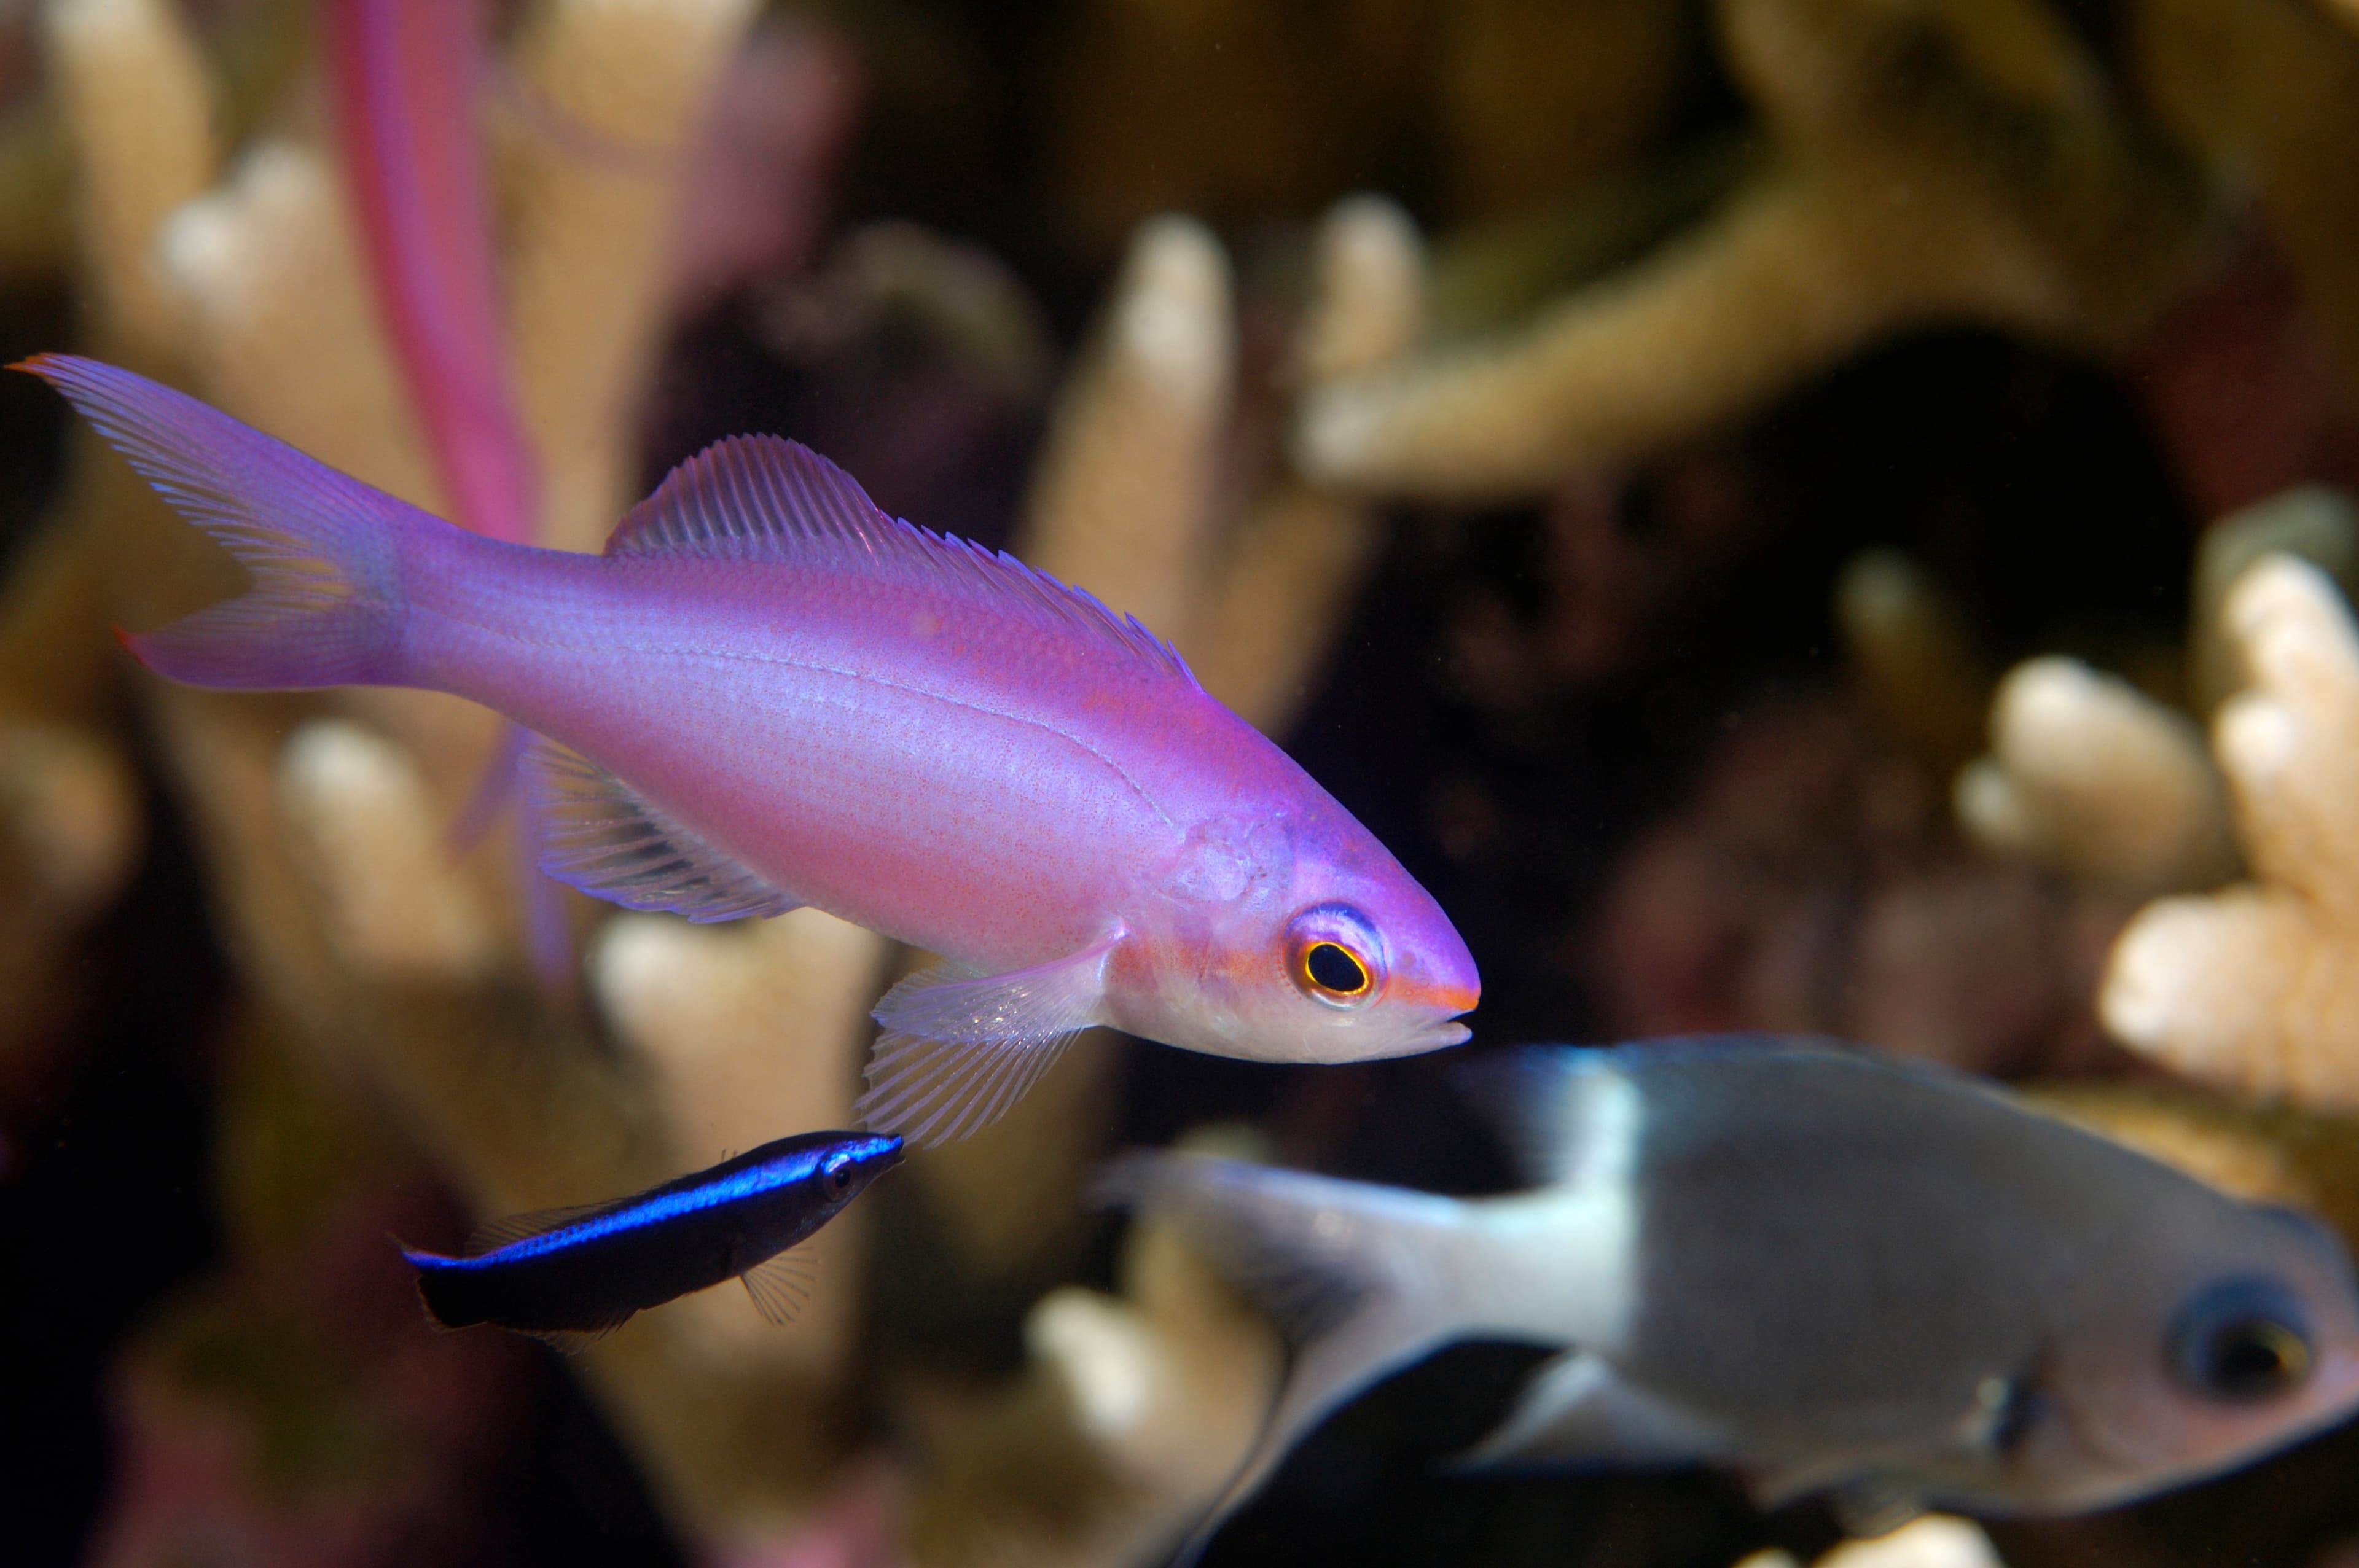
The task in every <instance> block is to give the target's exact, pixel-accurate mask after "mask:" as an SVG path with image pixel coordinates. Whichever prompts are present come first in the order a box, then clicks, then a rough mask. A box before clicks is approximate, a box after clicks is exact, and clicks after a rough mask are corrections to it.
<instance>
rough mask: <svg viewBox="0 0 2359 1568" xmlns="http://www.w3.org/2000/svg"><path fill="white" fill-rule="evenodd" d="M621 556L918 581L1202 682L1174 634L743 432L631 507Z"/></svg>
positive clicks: (614, 542) (613, 550)
mask: <svg viewBox="0 0 2359 1568" xmlns="http://www.w3.org/2000/svg"><path fill="white" fill-rule="evenodd" d="M606 553H607V554H608V555H610V556H651V555H668V556H700V557H706V558H708V559H713V560H732V561H776V562H782V563H802V564H806V565H810V566H814V567H829V568H833V569H836V570H839V571H850V572H855V573H859V574H861V575H864V576H872V577H877V578H883V579H891V580H895V581H899V582H906V583H912V584H919V585H923V586H926V587H929V588H932V589H938V590H940V591H941V592H944V593H948V594H951V595H954V596H956V597H958V598H960V599H962V600H967V601H969V602H971V603H974V604H977V605H980V606H984V607H986V608H988V609H990V610H992V611H995V612H997V613H1000V614H1006V615H1016V616H1021V617H1023V618H1025V619H1027V620H1030V621H1032V622H1035V623H1037V624H1039V625H1042V626H1045V627H1049V628H1051V629H1061V630H1070V631H1074V632H1079V633H1082V634H1084V635H1087V636H1089V637H1092V638H1093V639H1094V640H1096V641H1097V642H1098V643H1102V644H1103V646H1105V647H1106V649H1107V650H1108V651H1109V652H1112V653H1114V654H1120V655H1121V656H1123V657H1125V658H1128V659H1131V660H1135V661H1138V662H1140V663H1142V664H1144V665H1146V666H1147V667H1148V668H1150V669H1153V670H1155V671H1156V672H1158V673H1159V674H1162V675H1166V676H1176V677H1178V678H1179V679H1180V680H1184V681H1186V682H1187V683H1188V684H1189V685H1190V686H1191V687H1192V686H1194V685H1195V684H1196V677H1195V676H1194V675H1193V674H1192V673H1190V670H1189V668H1188V665H1187V661H1186V660H1184V659H1182V658H1180V654H1179V652H1178V650H1176V649H1174V648H1173V647H1172V646H1171V644H1170V643H1167V642H1165V641H1164V640H1163V639H1162V638H1160V637H1158V636H1157V635H1156V634H1155V633H1152V632H1150V631H1148V630H1147V628H1146V627H1144V626H1142V625H1140V624H1139V623H1138V622H1136V620H1134V619H1132V618H1131V617H1130V616H1127V615H1117V614H1115V613H1114V611H1111V610H1108V609H1107V608H1106V607H1105V606H1104V605H1103V604H1100V603H1099V602H1098V601H1097V600H1095V599H1093V598H1092V597H1091V596H1090V595H1089V594H1087V593H1084V592H1082V590H1081V589H1077V588H1068V587H1067V586H1066V585H1065V584H1063V583H1060V582H1059V581H1057V579H1054V578H1051V577H1049V576H1047V575H1045V574H1044V573H1041V572H1037V571H1034V570H1033V569H1032V568H1030V567H1027V566H1026V565H1025V564H1024V563H1023V562H1021V561H1019V560H1017V559H1016V557H1013V556H1011V555H1008V554H1006V552H1005V551H1001V552H997V553H995V552H993V551H990V550H986V549H984V547H983V546H980V545H973V544H969V543H968V542H967V541H965V540H964V539H954V538H951V537H948V536H946V535H940V534H936V533H933V532H932V531H930V530H929V529H925V528H919V527H917V526H915V525H914V524H908V523H905V522H902V521H901V520H899V519H898V518H896V517H891V516H888V515H886V514H885V513H884V512H882V511H880V510H879V509H878V508H877V505H876V503H875V502H873V501H871V500H869V499H868V495H867V492H865V491H864V490H862V489H861V488H860V486H859V485H858V484H857V483H855V482H854V481H853V478H852V476H851V475H850V474H847V473H845V472H844V471H843V470H842V469H840V468H838V467H836V466H835V465H834V464H833V463H832V462H830V461H828V460H826V459H825V458H823V457H821V456H820V455H819V454H818V453H817V452H814V451H812V450H811V449H810V448H809V447H806V446H804V445H802V444H801V443H800V442H799V441H789V440H787V439H785V438H782V437H777V436H732V437H730V438H727V439H726V440H721V441H715V442H714V443H713V444H712V445H711V446H709V447H707V448H705V449H704V450H702V451H701V452H699V453H697V454H696V456H694V457H692V458H690V459H689V460H687V461H686V462H684V463H682V464H680V465H679V467H678V468H676V469H674V470H671V472H670V473H669V474H667V475H665V476H664V481H663V482H662V483H661V484H659V485H658V486H656V489H655V493H653V494H652V495H649V496H648V497H647V499H646V500H645V501H642V502H640V503H638V504H637V505H636V506H635V507H633V508H631V510H630V513H629V514H627V515H626V516H625V517H624V519H623V520H622V522H621V523H619V524H616V525H615V528H614V535H613V536H612V537H611V538H609V539H608V540H607V541H606Z"/></svg>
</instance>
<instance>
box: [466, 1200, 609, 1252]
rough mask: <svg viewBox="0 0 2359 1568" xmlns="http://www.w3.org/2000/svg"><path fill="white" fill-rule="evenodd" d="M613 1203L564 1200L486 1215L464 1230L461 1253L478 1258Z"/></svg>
mask: <svg viewBox="0 0 2359 1568" xmlns="http://www.w3.org/2000/svg"><path fill="white" fill-rule="evenodd" d="M611 1207H613V1205H612V1204H611V1203H580V1204H568V1205H566V1206H564V1207H562V1208H535V1209H527V1210H526V1211H525V1212H524V1213H522V1214H506V1215H502V1216H501V1217H499V1218H497V1219H487V1220H485V1221H484V1223H483V1224H481V1225H479V1226H477V1227H475V1228H474V1229H473V1230H471V1231H469V1232H468V1233H467V1250H466V1252H465V1253H464V1256H466V1257H469V1258H480V1257H482V1256H483V1255H484V1253H486V1252H496V1251H498V1250H499V1249H501V1248H503V1247H506V1246H507V1245H509V1244H510V1243H512V1242H517V1241H522V1240H523V1239H525V1238H527V1237H528V1236H546V1235H548V1234H549V1232H550V1231H552V1230H561V1229H563V1228H564V1227H566V1226H569V1225H571V1224H572V1223H573V1222H574V1221H575V1220H577V1219H587V1218H589V1217H591V1216H592V1215H593V1214H596V1213H598V1212H599V1211H600V1210H602V1209H606V1208H611Z"/></svg>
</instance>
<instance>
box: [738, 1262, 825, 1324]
mask: <svg viewBox="0 0 2359 1568" xmlns="http://www.w3.org/2000/svg"><path fill="white" fill-rule="evenodd" d="M739 1278H741V1279H743V1280H744V1281H745V1293H746V1294H747V1295H749V1296H751V1297H753V1298H754V1305H755V1307H756V1309H758V1310H759V1311H760V1313H761V1314H762V1315H763V1316H764V1317H766V1318H768V1319H769V1320H770V1321H771V1322H772V1323H776V1324H782V1325H783V1324H788V1323H792V1322H793V1321H794V1320H795V1318H796V1317H797V1316H798V1315H799V1314H800V1313H801V1312H802V1310H803V1308H805V1307H807V1306H809V1305H810V1299H811V1292H812V1290H813V1289H814V1288H816V1287H817V1285H818V1283H819V1262H818V1260H817V1259H816V1258H815V1257H814V1256H813V1255H812V1252H811V1249H810V1248H809V1247H789V1248H788V1249H786V1250H785V1251H784V1252H781V1253H779V1254H777V1256H776V1257H774V1258H767V1259H765V1260H762V1261H761V1262H759V1263H756V1264H755V1265H754V1266H753V1267H752V1268H750V1269H748V1270H746V1271H745V1273H744V1274H742V1275H740V1276H739Z"/></svg>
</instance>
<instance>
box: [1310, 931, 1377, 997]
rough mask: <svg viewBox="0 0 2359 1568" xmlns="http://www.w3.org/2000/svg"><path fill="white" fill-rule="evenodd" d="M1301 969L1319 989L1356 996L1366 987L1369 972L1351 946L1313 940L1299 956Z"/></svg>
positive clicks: (1338, 994) (1339, 994) (1340, 994)
mask: <svg viewBox="0 0 2359 1568" xmlns="http://www.w3.org/2000/svg"><path fill="white" fill-rule="evenodd" d="M1302 972H1303V973H1304V974H1305V975H1307V976H1309V977H1310V983H1311V984H1312V985H1314V986H1317V987H1318V988H1319V989H1321V990H1322V991H1333V992H1334V993H1335V994H1336V995H1337V996H1357V995H1359V994H1360V993H1361V992H1362V991H1364V990H1366V989H1368V971H1367V968H1365V966H1364V965H1363V964H1362V963H1361V962H1360V960H1359V959H1357V958H1355V957H1352V953H1351V949H1349V948H1347V947H1344V946H1340V945H1339V944H1337V943H1333V942H1314V943H1312V944H1311V945H1310V950H1309V951H1308V952H1306V953H1304V954H1303V955H1302Z"/></svg>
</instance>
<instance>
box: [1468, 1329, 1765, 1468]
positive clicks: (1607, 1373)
mask: <svg viewBox="0 0 2359 1568" xmlns="http://www.w3.org/2000/svg"><path fill="white" fill-rule="evenodd" d="M1732 1447H1733V1445H1732V1444H1730V1442H1729V1441H1728V1436H1727V1434H1726V1433H1723V1432H1722V1431H1721V1430H1720V1429H1719V1428H1718V1427H1716V1426H1714V1425H1713V1424H1712V1422H1709V1421H1707V1420H1705V1419H1704V1418H1703V1417H1701V1416H1698V1415H1694V1414H1691V1413H1690V1412H1689V1411H1684V1410H1681V1409H1680V1408H1679V1407H1678V1406H1677V1405H1674V1404H1672V1403H1670V1402H1669V1400H1662V1399H1658V1398H1657V1397H1656V1396H1655V1395H1653V1394H1650V1393H1648V1392H1647V1390H1644V1389H1641V1388H1638V1387H1636V1386H1635V1385H1633V1384H1631V1383H1629V1382H1626V1381H1625V1380H1624V1379H1623V1378H1622V1376H1621V1374H1620V1373H1618V1372H1616V1371H1614V1368H1612V1367H1611V1366H1609V1365H1608V1364H1607V1363H1606V1362H1605V1361H1604V1360H1603V1358H1602V1357H1596V1356H1593V1355H1591V1354H1589V1353H1588V1352H1587V1351H1583V1350H1573V1351H1568V1352H1567V1353H1566V1354H1564V1355H1562V1356H1559V1357H1556V1358H1555V1359H1554V1360H1551V1361H1549V1362H1548V1363H1546V1364H1545V1365H1543V1366H1542V1367H1541V1368H1540V1369H1539V1370H1538V1371H1537V1372H1535V1373H1533V1374H1532V1377H1531V1379H1530V1380H1529V1381H1528V1382H1527V1383H1526V1384H1525V1385H1524V1390H1523V1393H1522V1395H1521V1396H1520V1397H1519V1398H1518V1399H1517V1401H1516V1408H1515V1409H1514V1410H1513V1411H1510V1412H1509V1413H1508V1416H1507V1419H1506V1421H1504V1422H1500V1423H1499V1426H1498V1428H1497V1430H1496V1431H1495V1432H1493V1433H1491V1434H1490V1435H1489V1436H1488V1437H1486V1438H1484V1440H1483V1441H1482V1442H1481V1443H1478V1444H1475V1445H1474V1446H1473V1448H1471V1449H1469V1450H1467V1451H1466V1452H1465V1453H1464V1454H1461V1455H1460V1456H1459V1457H1458V1458H1456V1459H1455V1460H1453V1461H1451V1468H1452V1469H1456V1470H1502V1469H1512V1468H1516V1467H1519V1466H1524V1465H1633V1466H1639V1465H1682V1464H1692V1463H1695V1462H1697V1461H1700V1460H1704V1459H1711V1458H1715V1457H1720V1456H1723V1455H1725V1454H1728V1453H1730V1452H1731V1451H1732Z"/></svg>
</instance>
